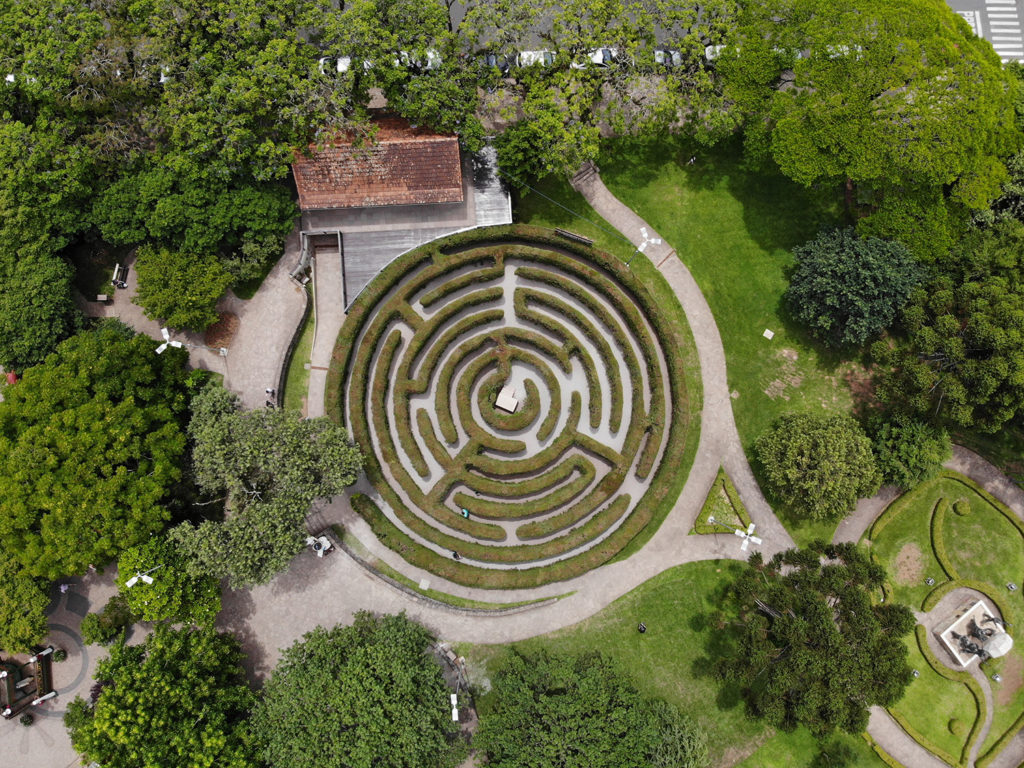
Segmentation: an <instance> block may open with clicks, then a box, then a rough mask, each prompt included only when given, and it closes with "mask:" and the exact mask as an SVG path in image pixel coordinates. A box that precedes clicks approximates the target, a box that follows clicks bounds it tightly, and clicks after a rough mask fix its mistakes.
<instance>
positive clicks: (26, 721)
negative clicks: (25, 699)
mask: <svg viewBox="0 0 1024 768" xmlns="http://www.w3.org/2000/svg"><path fill="white" fill-rule="evenodd" d="M35 721H36V718H35V715H33V714H31V713H29V712H26V713H25V714H24V715H22V716H21V717H19V718H18V722H19V723H21V724H22V725H24V726H25V727H26V728H27V727H28V726H30V725H32V723H34V722H35Z"/></svg>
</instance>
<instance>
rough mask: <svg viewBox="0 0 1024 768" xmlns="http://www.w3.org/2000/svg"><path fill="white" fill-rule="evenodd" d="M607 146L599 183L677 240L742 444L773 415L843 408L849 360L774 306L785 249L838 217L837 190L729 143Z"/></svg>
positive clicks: (786, 264)
mask: <svg viewBox="0 0 1024 768" xmlns="http://www.w3.org/2000/svg"><path fill="white" fill-rule="evenodd" d="M610 146H611V150H610V151H609V152H608V153H607V154H606V155H605V156H602V158H601V176H602V178H603V179H604V181H605V183H606V184H607V185H608V188H609V189H610V190H611V191H612V192H613V193H614V194H615V195H616V196H617V197H618V198H619V199H620V200H622V201H623V202H624V203H626V204H627V205H628V206H630V207H631V208H632V209H633V210H635V211H636V212H637V213H638V214H639V215H640V216H642V217H643V218H644V219H645V220H646V221H648V222H649V223H650V224H651V225H652V226H653V227H654V228H655V229H656V230H657V231H658V232H659V233H660V234H661V236H662V237H664V238H665V239H666V241H667V242H668V243H669V244H670V245H671V246H672V247H673V248H675V249H676V253H677V254H679V257H680V258H681V259H682V261H683V263H684V264H686V266H687V267H689V269H690V271H691V272H692V273H693V276H694V278H695V279H696V281H697V283H698V284H699V285H700V287H701V290H702V291H703V292H704V296H705V297H706V298H707V301H708V304H709V305H710V306H711V310H712V312H713V313H714V315H715V320H716V322H717V323H718V329H719V331H720V333H721V335H722V343H723V344H724V345H725V355H726V361H727V364H728V371H729V386H730V388H731V389H732V390H733V391H734V392H737V393H738V394H739V397H738V398H736V399H735V400H734V402H733V410H734V412H735V414H736V424H737V427H738V428H739V432H740V437H741V438H742V440H743V444H744V446H745V447H746V448H747V449H749V448H750V446H751V444H752V443H753V441H754V440H755V439H756V438H757V436H758V435H760V434H761V433H762V432H763V431H764V430H765V428H766V427H767V426H768V425H769V424H771V423H772V422H773V421H774V420H775V419H776V418H778V417H779V416H781V415H782V414H785V413H790V412H795V411H810V412H814V413H832V412H846V411H849V410H850V407H851V404H852V400H851V397H850V390H849V387H848V385H847V384H846V381H845V378H844V375H845V373H846V371H847V370H849V369H851V368H855V367H856V366H855V365H853V364H852V363H851V362H850V361H844V360H843V359H842V358H841V357H839V356H837V355H835V354H834V353H830V352H828V351H827V350H825V349H824V348H823V347H822V346H821V345H819V344H817V343H816V342H814V341H813V340H812V339H811V338H810V337H809V336H808V335H807V334H806V333H805V332H804V331H803V329H802V328H800V327H798V326H797V325H795V324H794V323H793V322H792V321H791V320H790V319H789V318H788V317H787V315H786V313H785V311H784V309H783V307H782V294H783V292H784V291H785V289H786V287H787V285H788V284H789V281H788V278H787V270H788V269H789V268H790V267H791V266H792V264H793V258H792V255H791V254H790V249H791V248H792V247H793V246H795V245H800V244H802V243H804V242H806V241H807V240H809V239H811V238H812V237H814V235H816V234H817V233H818V231H819V230H821V229H823V228H825V227H829V226H835V225H836V224H838V223H839V218H838V216H839V211H838V207H837V204H836V197H835V196H834V195H833V194H831V193H823V192H817V191H813V190H807V189H805V188H803V187H800V186H797V185H796V184H794V183H792V182H791V181H789V180H787V179H785V178H783V177H782V176H778V175H765V174H757V173H752V172H750V171H747V170H744V169H742V168H741V167H740V156H741V149H740V147H739V146H737V145H735V144H732V143H728V144H724V145H722V146H721V147H717V148H715V149H712V150H707V149H705V150H699V151H697V150H693V149H692V148H677V149H673V148H672V146H671V145H669V144H664V143H660V144H658V145H656V146H654V147H645V146H642V145H637V144H631V143H628V142H621V141H620V142H612V143H611V144H610ZM693 154H697V162H696V163H695V164H694V165H688V164H687V163H686V162H685V160H684V158H689V157H690V156H691V155H693ZM766 328H768V329H770V330H772V331H774V333H775V337H774V338H773V339H772V340H771V341H768V340H767V339H765V338H764V337H763V336H762V332H763V331H764V330H765V329H766Z"/></svg>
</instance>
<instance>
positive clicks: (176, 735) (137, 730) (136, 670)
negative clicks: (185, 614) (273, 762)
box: [64, 625, 255, 768]
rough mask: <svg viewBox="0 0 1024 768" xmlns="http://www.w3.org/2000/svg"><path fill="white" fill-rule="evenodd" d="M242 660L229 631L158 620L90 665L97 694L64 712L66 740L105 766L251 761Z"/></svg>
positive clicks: (232, 765)
mask: <svg viewBox="0 0 1024 768" xmlns="http://www.w3.org/2000/svg"><path fill="white" fill-rule="evenodd" d="M241 660H242V652H241V650H240V649H239V646H238V641H237V640H236V639H235V638H234V637H232V636H230V635H226V634H220V633H216V632H214V631H212V630H209V629H204V630H195V629H180V630H175V629H171V628H170V627H168V626H166V625H158V626H157V627H156V629H155V630H154V632H153V634H152V635H150V636H149V637H148V638H146V641H145V642H144V643H143V644H142V645H134V646H128V645H124V644H121V645H117V646H114V647H113V648H111V651H110V657H109V658H107V659H103V660H102V661H100V662H99V664H98V665H97V668H96V674H95V679H96V681H97V683H98V684H99V693H98V697H97V698H96V699H95V700H94V701H93V702H91V703H90V702H86V701H85V700H83V699H82V698H81V697H79V698H76V699H75V700H74V701H73V702H72V703H71V705H70V706H69V707H68V712H67V714H66V715H65V716H64V724H65V726H66V727H67V728H68V731H69V732H70V734H71V744H72V746H74V748H75V750H76V751H77V752H78V753H79V754H80V755H82V756H83V757H84V758H85V760H86V761H88V760H95V761H96V762H98V763H100V764H101V765H104V766H106V768H142V767H143V766H145V767H146V768H149V767H152V768H156V766H171V765H196V766H198V765H203V766H214V765H216V766H223V767H224V768H251V766H252V765H254V763H255V761H254V756H253V751H252V748H251V741H250V739H249V736H248V732H247V727H246V719H247V718H248V715H249V710H250V708H251V707H252V705H253V702H254V698H255V697H254V696H253V694H252V692H251V691H250V690H249V686H248V685H247V684H246V682H245V676H244V674H243V671H242V667H241V665H240V662H241Z"/></svg>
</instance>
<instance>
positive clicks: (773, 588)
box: [722, 541, 914, 736]
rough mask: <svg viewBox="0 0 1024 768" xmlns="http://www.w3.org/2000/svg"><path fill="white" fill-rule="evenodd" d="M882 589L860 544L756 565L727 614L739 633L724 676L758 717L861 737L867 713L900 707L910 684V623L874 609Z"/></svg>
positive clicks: (896, 609) (893, 608) (793, 553)
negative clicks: (875, 708) (906, 639)
mask: <svg viewBox="0 0 1024 768" xmlns="http://www.w3.org/2000/svg"><path fill="white" fill-rule="evenodd" d="M884 580H885V571H884V570H883V569H882V567H881V566H879V565H877V564H875V563H872V562H871V561H870V560H869V559H868V557H867V556H866V555H865V554H863V553H861V552H859V551H858V550H857V548H856V546H855V545H854V544H825V543H824V542H821V541H818V542H814V543H813V544H811V545H810V546H808V547H807V548H806V549H803V550H795V549H794V550H789V551H787V552H782V553H779V554H777V555H775V556H774V557H773V558H772V559H771V560H770V561H768V562H767V563H765V562H763V561H762V558H761V554H760V553H755V554H754V555H752V556H751V558H750V565H749V567H748V568H746V569H744V571H743V573H742V574H741V575H740V576H739V578H738V579H737V581H736V583H735V584H734V585H733V586H732V589H731V591H730V597H729V599H728V601H727V603H726V606H725V609H724V617H723V618H724V619H726V620H731V623H732V625H733V626H734V627H736V630H735V631H734V632H732V633H728V634H727V637H730V642H729V644H728V648H727V650H726V651H725V658H724V659H723V663H722V671H723V675H724V677H725V678H726V679H727V680H729V681H732V682H735V683H739V684H740V685H742V686H743V687H744V694H745V696H746V698H747V703H748V706H749V708H750V710H751V712H752V713H753V714H754V715H756V716H758V717H762V718H764V719H765V720H767V721H768V722H769V723H770V724H771V725H774V726H776V727H779V728H782V729H784V730H792V729H793V728H795V727H796V726H798V725H805V726H807V728H809V729H810V730H811V732H812V733H814V734H815V735H817V736H824V735H826V734H828V733H829V732H831V731H833V730H836V729H840V730H844V731H847V732H849V733H859V732H861V731H863V730H864V728H865V727H866V726H867V721H868V708H869V707H871V706H874V705H881V706H890V705H892V704H894V703H896V702H897V701H898V700H899V699H900V697H901V696H902V695H903V691H904V689H905V688H906V687H907V685H908V684H909V683H910V681H911V679H912V677H911V674H910V667H909V666H908V664H907V647H906V645H905V644H904V642H903V637H904V636H905V635H907V634H909V633H910V631H911V630H912V629H913V627H914V616H913V614H912V613H911V612H910V610H909V609H908V608H907V607H906V606H902V605H898V604H894V603H885V604H876V603H874V602H873V598H874V596H876V595H878V594H879V590H880V588H881V586H882V583H883V581H884Z"/></svg>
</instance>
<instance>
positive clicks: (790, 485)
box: [754, 413, 881, 520]
mask: <svg viewBox="0 0 1024 768" xmlns="http://www.w3.org/2000/svg"><path fill="white" fill-rule="evenodd" d="M754 450H755V451H756V453H757V458H758V461H759V462H760V464H761V467H762V470H763V472H764V478H765V480H766V481H767V484H768V487H769V489H770V490H771V491H772V492H773V493H774V494H776V495H777V496H778V497H779V498H780V499H781V500H782V501H783V502H785V503H786V504H787V505H788V506H789V507H791V508H792V509H793V510H794V511H795V512H797V513H798V514H800V515H801V516H804V517H808V518H811V519H813V520H835V519H836V518H839V517H842V516H843V515H844V514H846V513H847V512H849V511H850V510H851V509H853V507H854V505H856V503H857V499H858V498H860V497H862V496H870V495H872V494H873V493H874V492H875V491H877V490H878V487H879V485H880V484H881V477H880V475H879V472H878V467H877V466H876V465H875V458H874V456H873V455H872V453H871V440H869V439H868V436H867V435H865V434H864V430H863V429H861V427H860V425H859V424H858V423H857V422H856V421H854V420H853V419H852V418H850V417H849V416H812V415H810V414H806V413H800V414H790V415H787V416H783V417H782V418H780V419H779V420H778V421H776V422H775V424H773V425H772V427H771V428H770V429H769V430H768V431H767V432H765V433H764V434H762V435H761V436H760V437H759V438H758V439H757V442H756V443H755V444H754Z"/></svg>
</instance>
